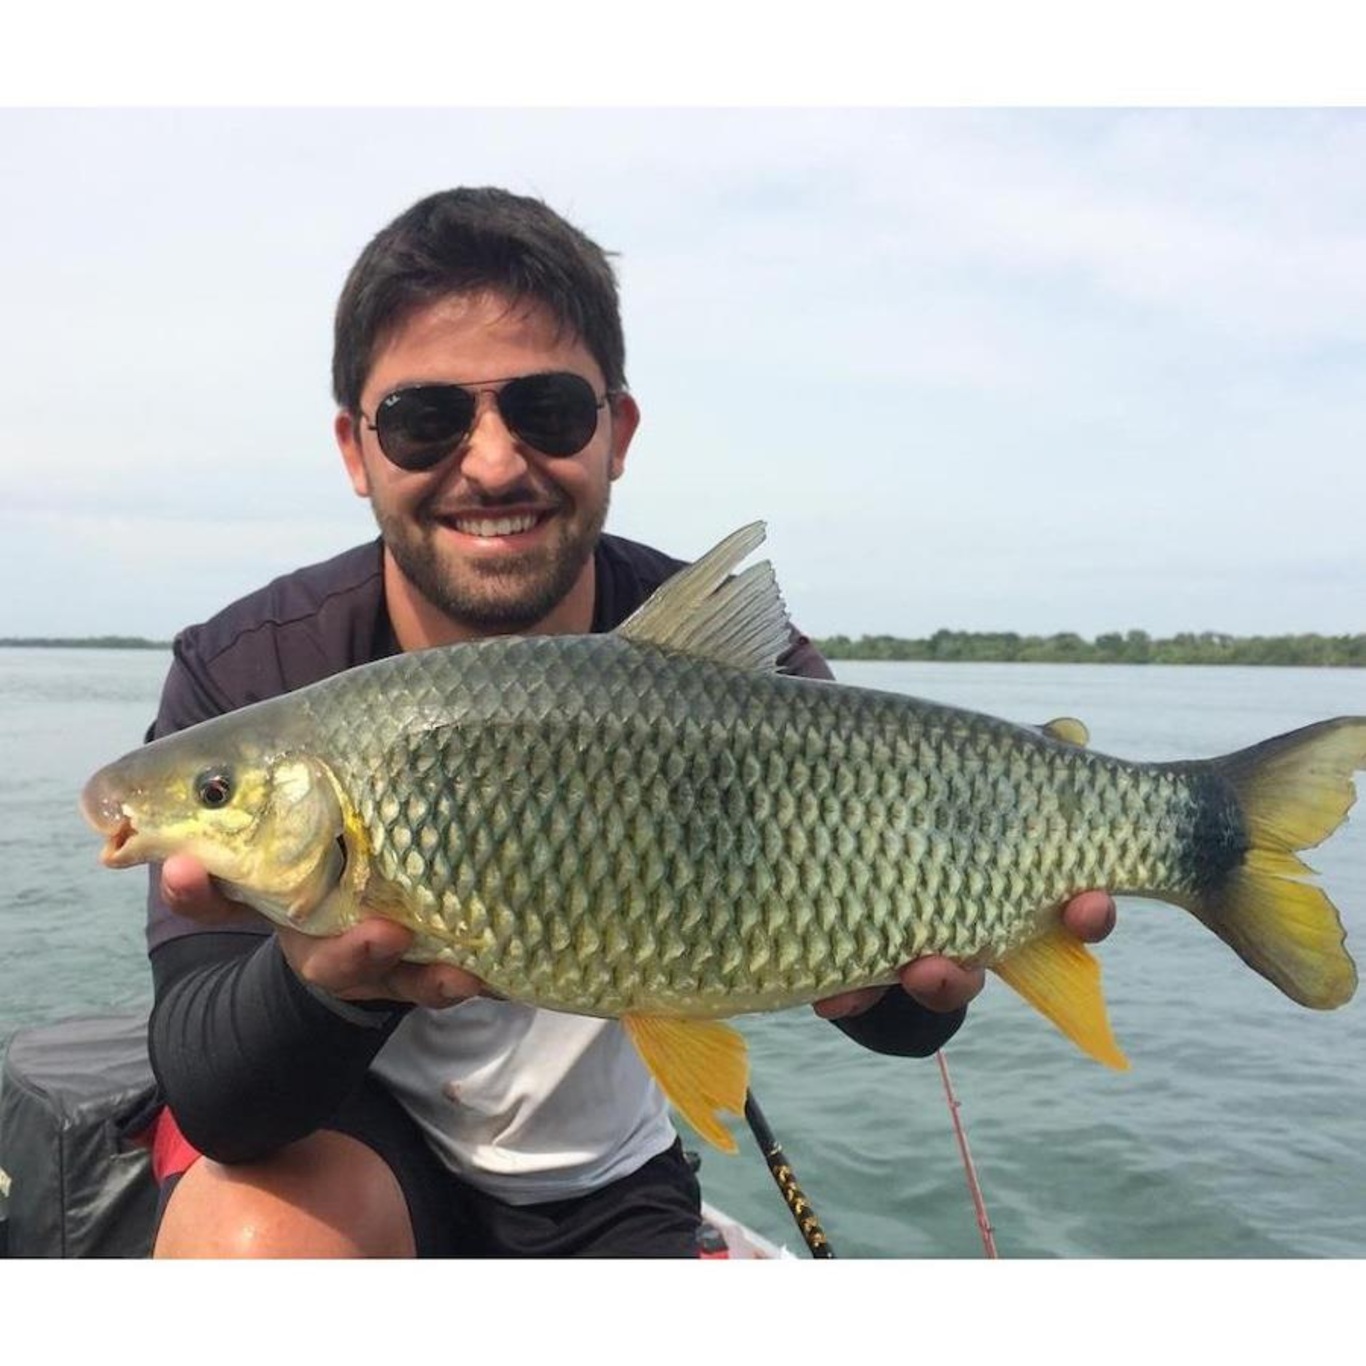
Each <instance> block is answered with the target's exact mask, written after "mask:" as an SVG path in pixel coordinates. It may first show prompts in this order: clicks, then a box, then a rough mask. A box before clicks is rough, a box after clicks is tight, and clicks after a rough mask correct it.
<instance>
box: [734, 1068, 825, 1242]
mask: <svg viewBox="0 0 1366 1366" xmlns="http://www.w3.org/2000/svg"><path fill="white" fill-rule="evenodd" d="M745 1120H746V1122H747V1123H748V1124H749V1130H750V1133H752V1134H753V1135H754V1140H755V1142H756V1143H758V1145H759V1151H760V1152H761V1153H763V1155H764V1161H765V1162H766V1163H768V1170H769V1172H770V1173H771V1174H772V1176H773V1179H774V1181H776V1182H777V1183H778V1189H779V1190H780V1191H782V1193H783V1199H784V1200H785V1201H786V1202H787V1207H788V1209H789V1210H790V1211H791V1213H792V1217H793V1219H795V1220H796V1223H797V1228H798V1230H799V1231H800V1233H801V1235H802V1241H803V1242H804V1243H805V1244H806V1246H807V1247H808V1248H809V1249H810V1252H811V1255H812V1256H813V1257H819V1258H832V1257H834V1255H835V1250H834V1248H832V1247H831V1246H830V1240H829V1239H828V1238H827V1237H826V1236H825V1230H824V1229H823V1228H822V1227H821V1225H820V1220H819V1219H817V1218H816V1212H815V1210H813V1209H812V1208H811V1202H810V1201H809V1200H808V1199H807V1198H806V1194H805V1192H803V1190H802V1188H801V1187H800V1186H799V1185H798V1184H797V1178H796V1175H795V1174H794V1173H793V1171H792V1167H791V1166H790V1164H789V1163H788V1160H787V1157H786V1156H785V1155H784V1153H783V1149H782V1145H781V1144H780V1143H779V1142H778V1140H777V1139H776V1138H775V1137H774V1134H773V1130H772V1129H770V1128H769V1127H768V1121H767V1120H766V1119H765V1118H764V1112H763V1111H762V1110H761V1109H760V1108H759V1102H758V1101H757V1100H755V1099H754V1092H753V1091H749V1090H747V1091H746V1092H745Z"/></svg>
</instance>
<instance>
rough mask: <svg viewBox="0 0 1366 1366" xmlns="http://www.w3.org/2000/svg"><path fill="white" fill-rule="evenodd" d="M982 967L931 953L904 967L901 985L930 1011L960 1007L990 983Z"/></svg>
mask: <svg viewBox="0 0 1366 1366" xmlns="http://www.w3.org/2000/svg"><path fill="white" fill-rule="evenodd" d="M986 982H987V975H986V972H985V970H984V969H982V968H965V967H962V966H960V965H959V964H958V963H955V962H953V961H952V960H951V959H949V958H941V957H939V956H938V955H937V954H931V955H930V956H929V957H927V958H917V959H916V960H915V962H914V963H907V964H906V966H905V967H904V968H902V969H901V985H902V987H903V988H904V989H905V991H907V992H908V993H909V994H910V995H911V996H913V997H914V998H915V999H916V1000H917V1001H919V1002H920V1004H921V1005H922V1006H924V1007H925V1008H926V1009H927V1010H939V1011H948V1010H958V1009H960V1008H961V1007H963V1006H965V1005H967V1004H968V1002H969V1001H971V1000H972V999H973V998H974V997H975V996H976V995H977V994H978V993H979V992H980V991H981V990H982V988H983V987H984V986H986Z"/></svg>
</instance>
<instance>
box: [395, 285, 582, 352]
mask: <svg viewBox="0 0 1366 1366" xmlns="http://www.w3.org/2000/svg"><path fill="white" fill-rule="evenodd" d="M481 337H487V339H488V341H489V343H490V344H491V345H493V344H497V345H501V346H519V347H524V348H526V349H528V350H533V351H534V350H547V351H549V350H554V351H559V352H564V351H567V350H579V349H581V350H582V351H583V354H584V358H585V359H587V360H589V361H591V362H593V364H594V366H595V367H596V359H595V358H594V357H593V356H592V355H591V353H590V352H589V350H588V348H587V346H586V344H585V343H584V342H583V339H582V338H581V337H580V335H579V334H578V332H577V331H576V330H575V329H574V328H573V327H572V326H571V325H570V324H569V323H568V322H567V321H566V320H563V319H561V318H559V317H557V316H556V314H555V313H554V312H553V311H552V310H551V309H550V308H549V307H548V306H547V305H546V304H544V303H542V302H541V301H540V300H539V299H535V298H531V297H528V296H515V295H513V296H510V295H508V294H505V293H502V292H500V291H494V290H472V291H461V292H452V293H447V294H442V295H440V296H438V297H436V298H432V299H425V300H422V301H420V302H417V303H414V304H413V305H412V306H411V307H409V308H407V309H405V310H404V311H403V312H402V313H400V314H399V315H397V316H396V317H395V318H394V319H393V321H392V322H391V323H390V324H389V326H388V327H387V328H385V329H384V331H383V332H381V333H380V334H379V335H378V336H377V337H376V339H375V345H374V348H373V350H372V351H371V355H370V364H369V366H368V370H369V371H373V370H374V368H375V366H376V365H377V364H379V363H380V362H381V361H382V360H383V359H384V357H385V353H386V352H392V351H395V350H398V349H401V348H402V349H406V348H409V347H421V346H424V345H430V346H432V347H433V348H434V349H438V350H439V349H440V348H441V347H442V345H443V343H444V342H446V341H449V340H450V339H452V338H458V339H460V340H461V341H462V342H463V343H465V344H466V345H478V344H479V341H480V339H481Z"/></svg>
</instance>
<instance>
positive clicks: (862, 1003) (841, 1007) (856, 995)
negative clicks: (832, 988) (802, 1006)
mask: <svg viewBox="0 0 1366 1366" xmlns="http://www.w3.org/2000/svg"><path fill="white" fill-rule="evenodd" d="M886 990H887V988H886V987H864V988H863V990H861V991H843V992H841V993H840V994H839V995H838V996H828V997H826V999H825V1000H823V1001H817V1002H816V1003H815V1004H814V1005H813V1006H812V1007H811V1009H812V1010H814V1011H815V1012H816V1014H817V1015H819V1016H820V1017H821V1019H823V1020H843V1019H845V1018H847V1017H848V1016H850V1015H862V1014H863V1012H864V1011H865V1010H870V1009H871V1008H872V1007H873V1006H875V1005H876V1004H877V1003H878V1002H879V1001H880V1000H881V999H882V994H883V992H885V991H886Z"/></svg>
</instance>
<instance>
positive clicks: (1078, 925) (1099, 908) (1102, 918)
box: [1062, 892, 1115, 944]
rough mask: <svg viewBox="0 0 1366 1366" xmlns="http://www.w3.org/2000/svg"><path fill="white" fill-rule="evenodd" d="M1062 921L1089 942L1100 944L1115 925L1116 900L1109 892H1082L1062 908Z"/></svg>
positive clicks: (1085, 941)
mask: <svg viewBox="0 0 1366 1366" xmlns="http://www.w3.org/2000/svg"><path fill="white" fill-rule="evenodd" d="M1062 923H1063V925H1064V926H1066V928H1067V930H1068V932H1069V933H1070V934H1074V935H1076V937H1077V938H1078V939H1080V940H1082V941H1083V942H1084V943H1087V944H1098V943H1099V942H1100V941H1101V940H1102V939H1104V938H1105V936H1106V935H1108V934H1109V933H1110V931H1111V930H1113V929H1114V927H1115V902H1114V898H1113V897H1112V896H1111V895H1110V894H1109V892H1081V893H1080V894H1078V895H1077V896H1074V897H1073V898H1072V900H1071V901H1069V902H1068V903H1067V905H1066V906H1064V907H1063V909H1062Z"/></svg>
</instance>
